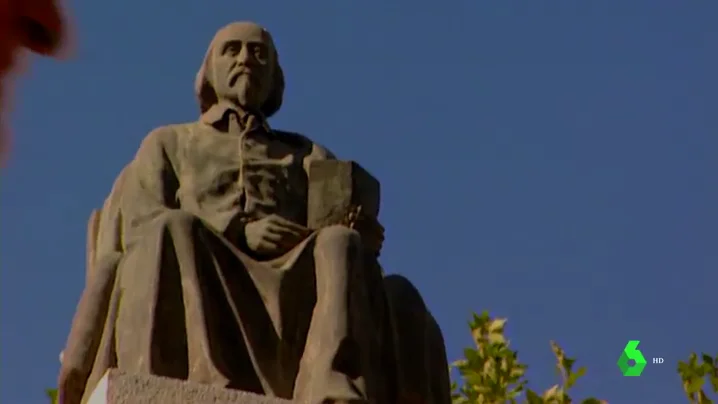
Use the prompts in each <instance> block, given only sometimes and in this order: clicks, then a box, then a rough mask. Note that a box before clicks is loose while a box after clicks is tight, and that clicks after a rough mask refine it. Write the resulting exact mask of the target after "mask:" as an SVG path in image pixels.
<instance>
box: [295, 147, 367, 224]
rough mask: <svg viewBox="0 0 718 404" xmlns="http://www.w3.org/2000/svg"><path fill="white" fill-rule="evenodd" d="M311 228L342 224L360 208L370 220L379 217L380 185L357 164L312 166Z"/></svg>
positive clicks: (331, 162)
mask: <svg viewBox="0 0 718 404" xmlns="http://www.w3.org/2000/svg"><path fill="white" fill-rule="evenodd" d="M308 176H309V191H308V192H309V195H308V198H307V199H308V201H307V209H308V211H307V227H309V228H310V229H320V228H322V227H325V226H330V225H333V224H340V223H342V222H343V221H344V219H345V218H346V216H347V214H348V213H349V212H350V211H351V210H352V209H353V208H354V207H357V206H361V209H362V213H363V214H364V215H367V216H369V217H373V218H377V217H378V216H379V203H380V197H381V195H380V184H379V181H378V180H377V179H376V178H374V176H372V175H371V174H369V172H368V171H366V170H365V169H364V168H363V167H362V166H360V165H359V164H358V163H356V162H354V161H340V160H322V161H314V162H312V163H311V165H310V166H309V174H308Z"/></svg>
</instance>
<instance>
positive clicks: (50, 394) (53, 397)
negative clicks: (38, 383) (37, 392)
mask: <svg viewBox="0 0 718 404" xmlns="http://www.w3.org/2000/svg"><path fill="white" fill-rule="evenodd" d="M45 394H47V398H49V399H50V404H58V402H57V389H46V390H45Z"/></svg>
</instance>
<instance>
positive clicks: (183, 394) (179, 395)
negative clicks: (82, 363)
mask: <svg viewBox="0 0 718 404" xmlns="http://www.w3.org/2000/svg"><path fill="white" fill-rule="evenodd" d="M291 403H292V402H291V401H288V400H283V399H280V398H271V397H267V396H260V395H257V394H252V393H247V392H244V391H239V390H230V389H224V388H221V387H217V386H210V385H207V384H200V383H192V382H187V381H182V380H177V379H170V378H167V377H159V376H152V375H139V374H128V373H126V372H122V371H120V370H117V369H111V370H109V371H108V372H107V373H105V375H104V376H103V377H102V379H100V382H99V383H98V384H97V387H96V388H95V390H94V391H93V392H92V395H91V396H90V399H89V401H88V404H291Z"/></svg>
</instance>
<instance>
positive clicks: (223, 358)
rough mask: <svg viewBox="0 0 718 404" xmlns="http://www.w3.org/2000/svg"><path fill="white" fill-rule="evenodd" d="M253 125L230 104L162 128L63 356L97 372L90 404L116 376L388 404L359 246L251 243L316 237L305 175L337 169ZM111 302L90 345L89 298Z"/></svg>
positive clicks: (116, 195)
mask: <svg viewBox="0 0 718 404" xmlns="http://www.w3.org/2000/svg"><path fill="white" fill-rule="evenodd" d="M243 118H244V117H242V116H241V114H239V113H238V112H236V111H235V110H233V109H232V108H230V107H228V106H225V105H221V104H218V105H215V106H214V107H213V108H211V109H210V110H208V111H207V112H206V113H205V114H204V115H203V116H202V118H201V120H200V121H199V122H195V123H190V124H181V125H172V126H166V127H161V128H159V129H157V130H155V131H153V132H152V133H150V134H149V135H148V136H147V137H146V138H145V139H144V141H143V143H142V145H141V147H140V149H139V151H138V153H137V155H136V157H135V159H134V160H133V161H132V162H131V163H130V164H129V165H128V166H127V167H126V168H125V170H124V171H123V173H122V175H121V178H118V181H117V183H116V184H115V187H114V189H113V193H112V194H111V196H110V198H108V200H107V202H106V204H105V209H103V216H102V219H101V222H100V230H99V232H100V234H99V240H98V243H99V246H100V247H99V250H98V255H97V259H96V265H97V269H96V272H97V274H95V275H93V279H91V280H90V282H89V283H88V286H87V288H86V290H85V292H84V293H83V298H82V299H81V303H80V307H78V314H77V315H76V318H75V321H74V324H73V330H72V331H71V335H70V338H69V340H68V347H67V349H66V351H65V357H66V360H67V359H68V358H69V360H70V362H73V361H74V362H75V365H73V364H72V363H70V364H67V366H78V368H83V366H79V365H77V362H78V361H79V362H82V361H88V360H89V361H92V362H93V364H92V366H91V367H90V368H91V371H89V374H87V375H83V378H85V377H86V383H85V389H84V390H85V393H84V400H87V398H88V397H89V394H90V393H91V392H92V389H93V388H94V386H95V384H96V383H97V381H98V380H99V378H101V377H102V375H103V374H104V372H105V371H106V370H107V369H108V368H110V367H118V368H120V369H123V370H126V371H130V372H141V373H150V374H155V375H160V376H168V377H174V378H179V379H185V380H191V381H195V382H200V383H208V384H215V385H221V386H226V387H230V388H236V389H241V390H245V391H251V392H257V393H264V394H269V395H274V396H279V397H285V398H292V396H294V398H295V399H302V400H308V401H317V400H318V401H321V399H323V398H326V397H337V398H345V399H351V398H364V399H370V400H372V402H374V401H377V399H378V396H377V394H380V393H379V391H380V390H381V388H380V387H378V386H379V384H380V381H379V379H381V376H380V374H381V372H380V368H381V363H380V362H381V358H380V356H381V353H380V350H381V348H380V347H379V345H380V344H381V342H380V338H379V337H377V335H381V331H380V330H381V325H379V324H373V323H372V318H371V317H372V316H370V315H369V312H370V311H371V308H370V304H369V300H370V299H369V298H368V294H369V291H378V290H381V285H380V284H376V283H375V282H374V280H378V281H379V282H381V275H378V274H367V273H366V271H365V270H364V268H362V267H363V264H362V254H361V252H360V251H357V250H358V249H360V238H359V236H358V234H357V233H356V232H354V231H353V230H351V229H348V228H345V227H342V226H332V227H328V228H325V229H321V230H318V231H315V232H314V233H313V234H312V235H310V236H309V237H308V238H307V239H305V240H304V241H303V242H301V243H300V244H299V245H298V246H296V247H295V248H293V249H292V250H291V251H289V252H286V253H284V254H282V255H281V256H278V257H258V256H256V255H254V254H252V253H251V252H250V251H249V250H248V249H247V248H246V245H244V243H243V241H244V239H243V223H245V220H246V219H248V218H254V219H257V218H262V217H264V216H266V215H269V214H278V215H280V216H283V217H285V218H287V219H290V220H292V221H294V222H296V223H299V224H305V223H306V214H307V206H306V203H307V168H308V166H309V163H310V162H311V161H312V160H314V159H327V158H332V155H331V153H329V152H328V151H327V150H326V149H324V148H323V147H321V146H319V145H317V144H315V143H313V142H311V141H310V140H308V139H307V138H305V137H303V136H300V135H297V134H291V133H286V132H273V131H270V130H268V128H266V126H265V127H256V128H245V129H244V130H242V131H241V132H240V131H238V130H237V127H238V123H237V121H241V120H243ZM238 132H239V133H238ZM110 205H111V206H110ZM105 210H107V211H105ZM118 250H119V251H118ZM108 289H109V290H111V293H106V294H107V296H109V298H107V299H104V302H103V304H102V305H101V306H106V310H105V309H104V308H99V309H98V308H90V309H89V310H94V311H96V312H97V314H96V317H98V318H100V317H101V318H102V321H104V330H103V331H102V334H101V336H100V337H98V338H96V341H94V342H93V343H87V342H86V341H87V338H84V341H85V342H82V341H83V337H82V335H80V336H78V334H82V332H83V331H82V328H83V327H81V326H76V325H75V323H81V322H82V319H79V318H78V317H82V314H81V313H82V312H83V309H82V305H83V300H87V301H90V300H92V299H91V298H89V297H86V296H85V295H92V294H96V295H103V293H105V292H106V290H108ZM87 310H88V309H85V311H87ZM90 317H93V316H90ZM88 321H89V320H88ZM89 322H91V321H89ZM87 327H88V326H85V328H87ZM85 332H86V333H89V331H87V330H85ZM77 341H80V342H77ZM359 357H361V360H359ZM63 366H65V364H64V363H63ZM318 401H317V402H318ZM381 401H383V400H378V401H377V402H381Z"/></svg>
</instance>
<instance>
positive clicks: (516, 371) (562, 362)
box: [451, 312, 605, 404]
mask: <svg viewBox="0 0 718 404" xmlns="http://www.w3.org/2000/svg"><path fill="white" fill-rule="evenodd" d="M505 325H506V319H505V318H497V319H492V318H491V317H490V316H489V314H488V313H487V312H484V313H483V314H481V315H480V316H479V315H477V314H474V316H473V319H472V321H471V322H470V323H469V328H470V329H471V335H472V337H473V339H474V345H475V348H468V349H466V350H464V356H465V358H464V359H461V360H458V361H456V362H454V363H453V364H452V365H451V366H452V367H454V368H456V369H457V370H458V371H459V374H460V375H461V379H462V381H463V383H462V384H461V386H459V385H458V384H457V383H453V385H452V392H453V395H452V400H453V402H454V404H505V403H510V404H517V403H519V402H521V403H526V404H569V403H571V402H572V399H571V398H570V397H569V394H568V392H569V390H570V389H571V388H572V387H573V386H574V385H575V384H576V381H577V380H578V379H579V378H581V377H582V376H583V375H584V374H585V373H586V368H585V367H581V368H578V369H575V370H574V364H575V362H576V360H575V359H573V358H570V357H568V356H566V353H565V352H564V350H563V349H561V347H560V346H559V345H558V344H556V343H555V342H551V349H552V350H553V353H554V355H555V356H556V362H557V363H556V368H557V370H558V373H559V374H560V376H561V383H560V384H556V385H554V386H552V387H550V388H548V389H546V390H545V391H544V392H543V393H542V394H540V393H537V392H535V391H533V390H531V389H528V388H527V387H526V385H527V380H526V379H525V377H524V374H525V373H526V368H527V366H526V365H525V364H523V363H521V362H519V359H518V353H517V352H516V351H514V350H512V349H511V348H510V346H509V341H508V340H507V339H506V337H505V336H504V327H505ZM520 399H523V400H522V401H519V400H520ZM601 403H605V402H604V401H601V400H598V399H595V398H589V399H586V400H584V401H583V404H601Z"/></svg>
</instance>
